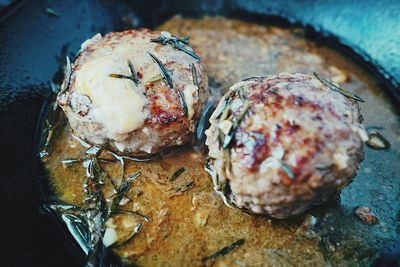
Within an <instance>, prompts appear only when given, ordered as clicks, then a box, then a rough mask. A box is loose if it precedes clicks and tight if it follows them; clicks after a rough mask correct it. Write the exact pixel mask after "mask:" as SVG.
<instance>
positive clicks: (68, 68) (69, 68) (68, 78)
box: [60, 56, 72, 94]
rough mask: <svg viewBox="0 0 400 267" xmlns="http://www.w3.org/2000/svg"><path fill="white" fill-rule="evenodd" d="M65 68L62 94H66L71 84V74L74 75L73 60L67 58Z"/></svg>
mask: <svg viewBox="0 0 400 267" xmlns="http://www.w3.org/2000/svg"><path fill="white" fill-rule="evenodd" d="M65 62H66V64H65V67H64V82H63V83H62V85H61V90H60V94H62V93H64V92H65V91H67V89H68V87H69V83H70V81H71V74H72V64H71V60H70V59H69V57H68V56H67V57H65Z"/></svg>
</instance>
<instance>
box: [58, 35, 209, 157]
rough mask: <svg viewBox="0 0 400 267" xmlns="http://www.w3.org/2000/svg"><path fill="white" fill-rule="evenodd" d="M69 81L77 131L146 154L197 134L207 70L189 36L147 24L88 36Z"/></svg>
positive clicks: (64, 95)
mask: <svg viewBox="0 0 400 267" xmlns="http://www.w3.org/2000/svg"><path fill="white" fill-rule="evenodd" d="M63 86H64V87H65V90H63V91H62V92H60V93H59V95H58V104H59V105H60V106H61V108H62V109H63V110H64V112H65V114H66V115H67V117H68V120H69V123H70V125H71V128H72V129H73V132H74V134H76V135H77V136H78V137H80V138H82V139H84V140H85V141H87V142H89V143H92V144H97V145H101V144H104V143H106V142H108V144H109V147H110V148H111V149H112V150H114V151H115V152H118V153H120V154H129V155H146V154H152V153H156V152H158V151H160V150H161V149H163V148H166V147H171V146H175V145H183V144H186V143H188V142H189V141H191V140H192V137H193V132H194V130H195V126H196V121H197V119H198V117H199V114H200V112H201V109H202V106H203V104H204V101H205V99H206V95H207V75H206V72H205V70H204V68H203V66H202V65H201V64H200V62H199V58H198V57H197V55H196V54H195V53H194V52H193V50H192V48H191V47H190V45H189V43H188V40H187V39H179V38H177V37H174V36H172V35H171V34H170V33H168V32H161V33H160V32H153V31H150V30H147V29H141V30H129V31H124V32H113V33H109V34H107V35H105V36H104V37H102V36H101V35H100V34H97V35H95V36H94V37H93V38H92V39H89V40H87V41H86V42H84V43H83V44H82V48H81V52H80V55H79V57H78V58H77V60H76V61H75V63H74V64H73V66H72V74H71V75H70V77H66V78H65V80H64V84H63Z"/></svg>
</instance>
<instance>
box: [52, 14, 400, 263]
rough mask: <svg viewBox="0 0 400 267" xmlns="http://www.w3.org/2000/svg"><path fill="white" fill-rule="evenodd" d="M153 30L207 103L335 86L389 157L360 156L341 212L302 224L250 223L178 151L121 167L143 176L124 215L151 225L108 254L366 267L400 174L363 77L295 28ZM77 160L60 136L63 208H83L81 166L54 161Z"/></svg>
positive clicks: (183, 23) (385, 230) (381, 110)
mask: <svg viewBox="0 0 400 267" xmlns="http://www.w3.org/2000/svg"><path fill="white" fill-rule="evenodd" d="M158 29H159V30H168V31H170V32H173V33H175V34H177V35H179V36H185V35H190V37H191V39H190V40H191V44H192V45H193V47H194V48H195V50H196V52H197V54H198V55H199V56H201V58H202V63H203V64H204V65H205V67H206V68H207V72H208V76H209V78H210V81H211V83H210V85H211V89H212V90H213V94H219V95H223V94H224V93H225V92H226V90H227V89H228V88H229V87H230V86H232V84H234V83H235V82H237V81H239V80H241V79H244V78H246V77H248V76H250V75H251V74H252V73H253V74H254V75H261V74H263V75H265V74H272V73H279V72H307V73H310V74H312V72H313V71H315V72H317V73H319V74H321V75H322V76H325V77H327V78H330V79H331V80H335V81H336V82H340V83H341V84H342V85H343V87H344V88H346V89H349V90H350V91H351V92H353V93H356V94H357V95H359V96H361V97H362V98H363V99H365V101H366V104H363V106H362V110H363V116H364V118H365V121H366V122H365V123H366V125H375V126H383V127H385V130H384V131H383V134H385V136H386V137H387V138H388V140H390V141H391V143H392V147H393V150H395V151H394V152H392V151H387V152H386V151H384V152H382V151H373V150H370V149H369V148H366V149H365V153H366V158H365V160H364V162H363V163H362V168H361V170H360V172H359V174H358V177H356V179H354V182H353V183H351V184H350V185H349V186H348V187H347V188H345V189H344V190H343V192H342V202H341V204H340V205H331V206H330V207H329V208H326V207H325V208H322V209H319V210H312V211H311V212H310V214H312V215H313V216H314V217H311V216H310V215H309V214H308V213H307V214H308V215H307V216H306V217H301V216H300V217H299V218H297V219H291V220H284V221H281V220H267V219H263V218H259V217H254V216H248V215H246V214H244V213H243V212H241V211H239V210H237V209H230V208H228V207H226V206H225V205H224V204H223V202H222V200H221V198H220V197H219V196H218V195H216V194H215V193H214V191H213V185H212V181H211V179H210V177H209V175H208V174H207V173H206V172H205V171H203V166H204V161H203V159H204V155H202V154H201V153H200V152H192V151H186V152H185V151H180V152H177V154H174V155H170V156H167V157H163V158H161V159H159V160H155V161H153V162H147V163H132V162H127V164H126V165H127V166H126V167H127V170H126V176H128V175H129V174H131V173H133V172H135V171H136V170H138V169H141V170H142V171H143V174H142V175H141V176H140V177H139V179H137V180H136V181H135V183H132V188H131V191H130V192H129V193H128V197H129V199H130V201H129V202H128V203H126V205H125V206H124V208H127V209H131V210H135V209H138V210H140V211H142V212H143V213H144V214H145V215H148V216H149V217H150V219H151V221H150V222H149V223H144V225H143V228H142V229H141V230H140V232H139V234H138V235H137V236H136V237H135V238H133V239H132V240H130V241H129V242H127V243H126V244H124V245H122V246H116V247H115V248H114V251H115V252H116V253H117V254H118V255H121V256H125V257H124V259H125V260H127V261H131V262H134V263H136V264H137V265H139V266H181V265H185V266H196V265H203V266H204V265H206V266H210V265H213V266H290V265H292V266H293V265H294V266H331V265H332V266H358V265H363V266H368V265H370V264H371V262H373V261H374V260H375V259H376V257H377V255H378V253H379V251H380V250H381V249H382V248H384V247H385V246H387V245H390V244H392V242H393V239H391V238H392V237H395V236H396V232H395V230H394V229H395V228H396V224H398V220H397V219H396V217H395V216H392V215H393V214H394V213H395V212H396V211H391V213H388V211H389V210H392V209H393V208H392V206H393V203H398V199H397V197H396V194H397V191H398V190H399V187H398V182H397V181H396V178H397V177H398V173H399V171H398V166H397V164H395V163H396V162H397V161H393V158H394V159H395V160H396V159H397V158H398V156H396V155H398V151H399V145H398V136H399V134H400V133H399V132H398V129H399V122H398V113H396V111H395V110H393V106H392V105H391V104H390V102H389V100H390V99H388V98H387V97H385V94H384V93H383V92H382V90H381V89H380V87H379V84H377V83H376V82H375V80H373V79H372V77H371V76H370V75H369V74H368V73H365V72H363V71H362V70H360V68H358V67H357V66H356V65H354V64H353V63H352V62H351V61H350V60H349V59H348V58H346V57H344V56H343V55H341V54H340V53H338V52H337V51H334V50H331V49H329V48H327V47H324V46H318V45H317V44H315V43H314V42H311V41H308V40H306V39H304V37H303V35H302V32H301V31H300V30H298V29H293V30H290V29H281V28H278V27H274V26H264V25H257V24H252V23H246V22H243V21H238V20H228V19H224V18H218V17H217V18H210V17H206V18H204V19H184V18H179V17H175V18H173V19H171V20H169V21H167V22H166V23H165V24H164V25H161V26H160V27H159V28H158ZM243 43H245V46H244V47H245V48H246V49H243V46H242V44H243ZM228 51H229V53H228ZM219 58H222V59H223V60H219ZM236 62H239V63H236ZM245 64H246V65H245ZM241 66H243V67H241ZM331 70H334V71H332V72H331ZM335 73H336V74H335ZM337 73H340V75H338V74H337ZM335 77H336V79H335ZM339 77H341V79H339ZM215 98H216V99H217V100H219V99H220V97H215ZM396 142H397V143H396ZM66 144H68V145H66ZM83 151H84V148H81V147H80V145H79V144H78V143H77V142H75V141H73V140H72V138H71V136H70V133H69V128H66V129H65V132H64V133H63V135H61V136H60V138H59V139H58V140H57V143H56V144H55V147H54V153H52V154H51V156H50V158H49V159H48V161H47V163H46V166H47V168H48V169H49V172H50V181H51V182H52V184H53V186H54V189H55V192H56V194H57V196H58V197H59V198H60V199H61V200H63V201H66V202H69V203H75V204H80V203H81V202H82V183H83V181H84V179H85V173H84V169H83V168H82V167H81V166H79V165H75V166H71V167H68V168H65V167H64V166H63V165H62V164H61V163H60V160H62V159H66V158H74V157H77V155H79V154H80V153H83ZM106 165H108V166H109V167H110V168H108V169H107V170H108V171H109V175H110V176H112V177H119V175H120V168H119V165H118V164H117V163H115V165H111V164H107V163H105V164H103V166H104V167H106ZM112 166H113V168H111V167H112ZM181 167H185V168H186V171H185V172H184V173H183V174H181V176H180V177H179V178H177V179H176V180H175V183H173V182H170V181H169V179H170V177H171V175H172V173H174V172H175V171H176V170H178V169H179V168H181ZM388 169H390V170H389V171H388ZM193 180H194V184H193V187H192V188H189V189H187V190H186V191H184V192H183V193H182V194H181V195H175V193H174V192H172V191H171V189H172V188H174V187H176V186H179V187H181V186H183V185H185V184H187V183H190V182H191V181H193ZM366 181H369V183H366ZM177 183H179V184H177ZM140 192H143V193H140ZM369 196H372V197H369ZM136 203H137V204H136ZM360 205H362V206H369V207H370V208H371V210H372V211H373V212H374V213H375V214H376V216H378V218H379V220H380V223H379V224H378V225H375V226H367V225H364V224H363V223H362V222H361V221H360V220H359V219H358V218H357V217H356V216H355V215H354V211H353V208H354V207H355V206H360ZM241 238H244V239H245V242H244V244H243V245H242V246H240V247H239V248H236V249H234V250H232V251H231V252H229V253H228V254H227V255H225V256H221V257H218V258H216V259H210V260H208V261H207V262H205V263H203V262H201V259H203V258H204V257H207V256H210V255H212V254H213V253H215V252H216V251H218V250H220V249H222V248H223V247H225V246H228V245H230V244H232V243H233V242H235V241H237V240H239V239H241Z"/></svg>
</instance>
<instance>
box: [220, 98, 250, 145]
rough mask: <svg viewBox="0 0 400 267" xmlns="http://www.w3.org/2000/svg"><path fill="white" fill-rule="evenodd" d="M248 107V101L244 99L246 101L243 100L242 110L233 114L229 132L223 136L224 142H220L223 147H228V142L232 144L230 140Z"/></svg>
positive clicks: (232, 138) (233, 137)
mask: <svg viewBox="0 0 400 267" xmlns="http://www.w3.org/2000/svg"><path fill="white" fill-rule="evenodd" d="M249 107H250V102H249V101H248V100H246V102H244V104H243V107H242V110H241V111H240V112H239V114H238V115H237V116H233V118H232V123H233V124H232V128H231V130H230V131H229V133H228V134H227V135H226V136H225V139H224V142H223V144H222V147H223V148H228V146H229V145H230V144H232V141H233V140H234V139H235V135H236V132H237V129H238V128H239V125H240V123H241V122H242V120H243V118H244V116H245V115H246V113H247V111H248V110H249Z"/></svg>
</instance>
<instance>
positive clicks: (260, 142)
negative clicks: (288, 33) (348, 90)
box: [206, 74, 368, 218]
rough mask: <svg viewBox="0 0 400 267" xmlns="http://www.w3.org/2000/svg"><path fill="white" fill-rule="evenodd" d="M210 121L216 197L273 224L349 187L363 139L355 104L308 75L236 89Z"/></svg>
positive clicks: (251, 82)
mask: <svg viewBox="0 0 400 267" xmlns="http://www.w3.org/2000/svg"><path fill="white" fill-rule="evenodd" d="M210 122H211V127H210V128H209V129H208V130H207V132H206V135H207V141H206V144H207V145H208V148H209V158H210V168H211V173H212V175H213V181H214V185H215V187H216V189H217V191H219V192H220V193H221V194H222V195H223V197H224V198H225V200H226V201H227V202H228V203H230V204H233V205H235V206H237V207H239V208H243V209H246V210H248V211H249V212H251V213H256V214H262V215H270V216H272V217H276V218H285V217H289V216H292V215H297V214H301V213H302V212H304V211H305V210H307V209H308V208H310V207H311V206H312V205H313V204H316V203H319V202H322V201H325V200H327V199H329V198H330V197H332V196H333V195H334V194H335V193H336V192H337V191H339V190H341V189H342V188H343V187H345V186H346V185H347V184H348V183H350V182H351V178H352V177H354V176H355V175H356V174H357V170H358V168H359V164H360V162H361V161H362V159H363V157H364V153H363V141H365V140H366V138H368V137H367V134H366V132H365V130H364V127H363V125H362V118H361V115H360V113H359V107H358V105H357V103H356V102H355V101H354V100H352V99H350V98H348V97H346V96H344V95H342V94H340V93H338V92H335V91H333V90H331V89H330V88H329V87H327V86H326V85H325V84H323V83H322V82H321V81H320V80H319V79H317V77H314V76H310V75H305V74H279V75H275V76H268V77H264V78H254V79H248V80H244V81H242V82H239V83H236V84H235V85H233V86H232V87H231V88H230V90H229V91H228V92H227V93H226V94H225V96H224V97H223V99H222V100H221V101H220V102H219V105H218V107H217V109H216V110H215V112H214V113H213V115H212V117H211V119H210Z"/></svg>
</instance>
